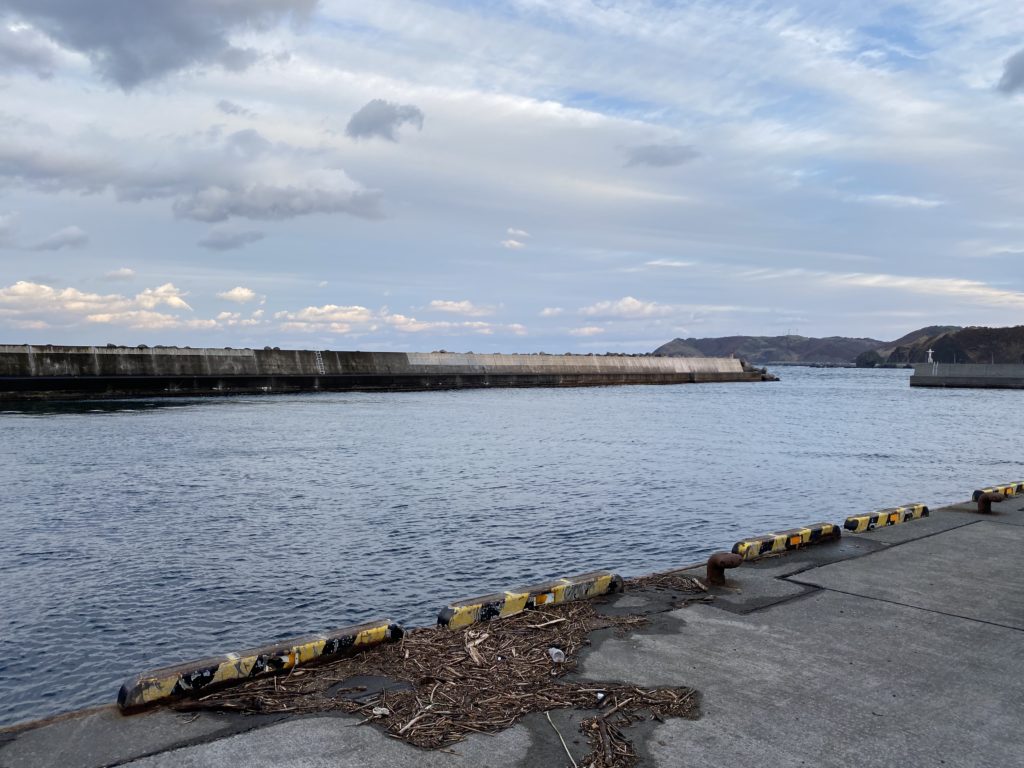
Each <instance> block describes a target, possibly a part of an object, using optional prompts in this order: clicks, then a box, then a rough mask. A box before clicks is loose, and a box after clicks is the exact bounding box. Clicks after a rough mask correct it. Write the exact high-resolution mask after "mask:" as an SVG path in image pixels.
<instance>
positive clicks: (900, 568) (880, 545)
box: [0, 497, 1024, 768]
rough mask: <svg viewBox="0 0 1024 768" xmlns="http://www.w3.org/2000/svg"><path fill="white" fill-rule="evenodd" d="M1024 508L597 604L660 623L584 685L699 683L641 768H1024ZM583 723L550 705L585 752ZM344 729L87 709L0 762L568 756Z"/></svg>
mask: <svg viewBox="0 0 1024 768" xmlns="http://www.w3.org/2000/svg"><path fill="white" fill-rule="evenodd" d="M1022 507H1024V498H1022V497H1017V498H1011V499H1008V500H1006V501H1004V502H1002V503H1000V504H997V505H994V506H993V514H991V515H979V514H977V513H976V512H974V511H972V510H973V509H974V506H973V505H969V504H962V505H955V506H953V507H949V508H946V509H942V510H935V511H933V513H932V516H931V517H929V518H925V519H923V520H918V521H913V522H908V523H904V524H902V525H898V526H893V527H891V528H885V529H879V530H876V531H872V532H869V533H865V534H861V535H848V536H844V537H843V540H842V541H841V542H837V543H828V544H822V545H819V546H815V547H811V548H808V549H806V550H802V551H799V552H796V553H792V554H789V555H785V556H781V557H770V558H766V559H764V560H762V561H758V562H756V563H747V564H744V565H743V566H741V567H740V568H737V569H734V570H731V571H728V572H727V573H728V577H729V583H728V584H727V585H726V586H725V587H720V588H712V594H713V595H714V596H715V602H714V603H711V604H696V605H690V606H689V607H686V608H677V607H676V605H677V600H676V599H674V598H672V596H671V595H670V594H669V593H665V592H651V591H647V592H627V593H626V594H625V595H622V596H620V597H617V598H613V599H612V600H611V601H608V602H603V603H601V602H599V603H598V605H599V606H601V608H600V609H601V610H605V611H607V612H615V613H630V612H632V613H643V614H647V615H648V616H649V619H650V622H651V623H650V625H649V626H648V627H647V628H646V629H644V630H641V631H638V632H634V633H632V634H630V635H627V636H625V637H618V636H616V635H615V634H614V633H613V632H611V631H610V630H605V631H601V632H596V633H594V635H593V640H594V646H593V648H592V649H591V650H589V651H588V652H586V653H585V654H584V656H583V659H582V664H581V669H580V672H579V677H581V678H583V679H588V680H594V681H601V682H610V681H616V680H618V681H623V682H632V683H636V684H639V685H650V686H664V685H687V686H693V687H695V688H697V689H698V690H700V691H701V703H702V709H703V717H702V718H701V719H700V720H697V721H682V720H671V719H670V720H668V721H667V722H666V723H664V724H654V723H646V724H644V725H642V726H637V727H634V728H631V729H629V730H628V731H627V736H628V737H629V738H631V739H633V740H634V743H635V744H636V746H637V748H638V751H639V753H640V755H641V757H642V758H643V763H642V764H643V765H650V766H672V767H674V766H739V767H743V766H758V768H760V767H761V766H773V767H774V766H836V768H839V766H844V767H845V766H879V767H881V766H893V765H899V766H904V767H906V768H917V767H918V766H920V767H921V768H924V767H925V766H927V767H928V768H932V767H933V766H942V765H946V766H964V767H967V766H969V767H970V768H985V767H987V766H991V767H992V768H1005V767H1008V766H1018V765H1020V766H1024V757H1022V756H1024V729H1022V728H1021V715H1020V713H1021V712H1024V667H1022V664H1024V662H1022V659H1024V565H1021V560H1020V557H1019V555H1018V553H1019V552H1020V551H1021V544H1022V543H1024V542H1022V537H1024V528H1022V527H1021V523H1022V522H1024V509H1022ZM693 573H699V570H695V571H693ZM587 714H588V713H583V712H575V711H574V712H553V713H551V715H552V720H553V721H554V724H555V726H556V727H557V728H558V733H560V734H561V735H562V736H563V737H564V738H565V740H566V742H567V745H568V747H569V749H570V751H571V752H572V754H573V756H574V759H576V760H577V761H579V759H580V758H581V757H582V756H583V755H584V754H586V752H587V751H588V745H587V743H586V740H585V739H584V738H583V737H582V736H581V734H579V732H578V730H577V729H578V725H579V722H580V720H581V719H582V718H583V717H585V716H586V715H587ZM355 722H356V720H355V719H353V718H350V717H345V716H338V717H328V716H312V717H293V718H282V719H279V720H273V719H265V718H260V717H250V718H245V717H230V718H227V717H223V716H217V715H203V716H202V717H200V718H198V719H195V720H192V718H191V717H188V716H181V715H176V714H173V713H169V712H166V711H163V710H157V711H156V712H154V713H151V714H149V715H143V716H139V717H133V718H125V719H120V716H118V715H115V714H114V713H113V712H111V711H110V710H106V711H104V712H103V713H101V714H99V715H98V714H97V713H96V712H91V713H82V714H81V715H78V716H71V717H67V718H62V719H60V720H58V721H55V722H52V723H49V724H42V725H40V726H38V727H34V728H18V729H13V730H8V731H7V732H6V733H4V732H0V767H2V768H13V767H14V766H18V767H19V768H21V767H24V768H34V767H35V766H65V765H74V766H82V767H83V768H93V766H97V767H98V766H104V765H132V766H151V767H152V766H224V767H225V768H227V767H232V768H233V767H234V766H238V768H242V767H243V766H246V767H247V766H271V765H274V766H278V765H280V766H290V767H293V768H305V767H306V766H309V767H311V768H314V767H318V766H328V765H330V766H337V767H338V768H345V767H346V766H378V765H379V766H405V765H408V766H414V765H415V766H420V765H423V766H443V765H487V766H491V767H492V768H506V767H507V768H512V767H513V766H515V767H517V768H518V767H524V768H525V767H526V766H566V765H568V764H569V762H568V758H567V757H566V756H565V754H564V750H563V748H562V745H561V742H560V741H559V739H558V733H556V731H555V729H554V728H552V726H551V724H549V723H548V722H547V720H546V718H545V717H544V716H543V715H540V714H538V715H531V716H530V717H528V718H526V719H525V720H524V721H523V722H522V723H521V724H519V725H517V726H515V727H514V728H511V729H509V730H507V731H505V732H503V733H501V734H498V735H495V736H479V737H477V738H474V739H470V740H468V741H467V742H464V743H461V744H457V745H455V746H454V748H453V750H452V751H453V752H454V753H456V754H450V753H448V752H424V751H422V750H418V749H415V748H413V747H410V746H408V745H406V744H404V743H401V742H397V741H395V740H393V739H391V738H389V737H387V736H386V735H385V734H383V733H381V732H380V731H378V730H376V729H374V728H373V727H372V726H363V727H356V726H354V725H353V724H354V723H355ZM239 728H248V729H251V730H248V731H246V732H244V733H238V729H239ZM5 738H6V739H8V741H7V743H3V739H5Z"/></svg>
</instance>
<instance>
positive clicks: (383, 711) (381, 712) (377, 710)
mask: <svg viewBox="0 0 1024 768" xmlns="http://www.w3.org/2000/svg"><path fill="white" fill-rule="evenodd" d="M390 714H391V710H390V709H388V708H387V707H374V708H373V716H374V717H387V716H388V715H390Z"/></svg>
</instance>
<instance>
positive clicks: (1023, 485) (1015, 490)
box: [971, 480, 1024, 501]
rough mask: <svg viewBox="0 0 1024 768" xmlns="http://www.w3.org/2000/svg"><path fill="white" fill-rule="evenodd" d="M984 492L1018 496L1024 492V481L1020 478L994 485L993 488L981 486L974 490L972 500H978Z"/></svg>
mask: <svg viewBox="0 0 1024 768" xmlns="http://www.w3.org/2000/svg"><path fill="white" fill-rule="evenodd" d="M983 493H1001V494H1003V496H1007V497H1009V496H1016V495H1018V494H1022V493H1024V481H1020V480H1018V481H1017V482H1015V483H1006V484H1005V485H993V486H992V487H991V488H981V489H979V490H977V491H975V492H974V495H973V496H971V501H977V500H978V499H979V498H980V497H981V495H982V494H983Z"/></svg>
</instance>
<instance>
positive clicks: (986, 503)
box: [978, 493, 1006, 515]
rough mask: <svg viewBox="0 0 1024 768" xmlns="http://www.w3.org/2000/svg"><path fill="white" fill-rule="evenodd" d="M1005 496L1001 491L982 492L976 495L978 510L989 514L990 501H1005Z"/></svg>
mask: <svg viewBox="0 0 1024 768" xmlns="http://www.w3.org/2000/svg"><path fill="white" fill-rule="evenodd" d="M1005 500H1006V497H1005V496H1003V494H1001V493H983V494H981V496H979V497H978V511H979V512H981V513H982V514H983V515H988V514H991V512H992V502H996V503H998V502H1000V501H1005Z"/></svg>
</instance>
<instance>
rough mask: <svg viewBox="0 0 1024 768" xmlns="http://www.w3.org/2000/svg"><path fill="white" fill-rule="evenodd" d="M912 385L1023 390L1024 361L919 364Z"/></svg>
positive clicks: (915, 368)
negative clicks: (1015, 363) (1012, 362)
mask: <svg viewBox="0 0 1024 768" xmlns="http://www.w3.org/2000/svg"><path fill="white" fill-rule="evenodd" d="M910 386H912V387H962V388H973V389H1024V364H1021V365H1000V364H995V365H989V364H980V363H917V364H916V365H915V366H914V373H913V375H912V376H911V377H910Z"/></svg>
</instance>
